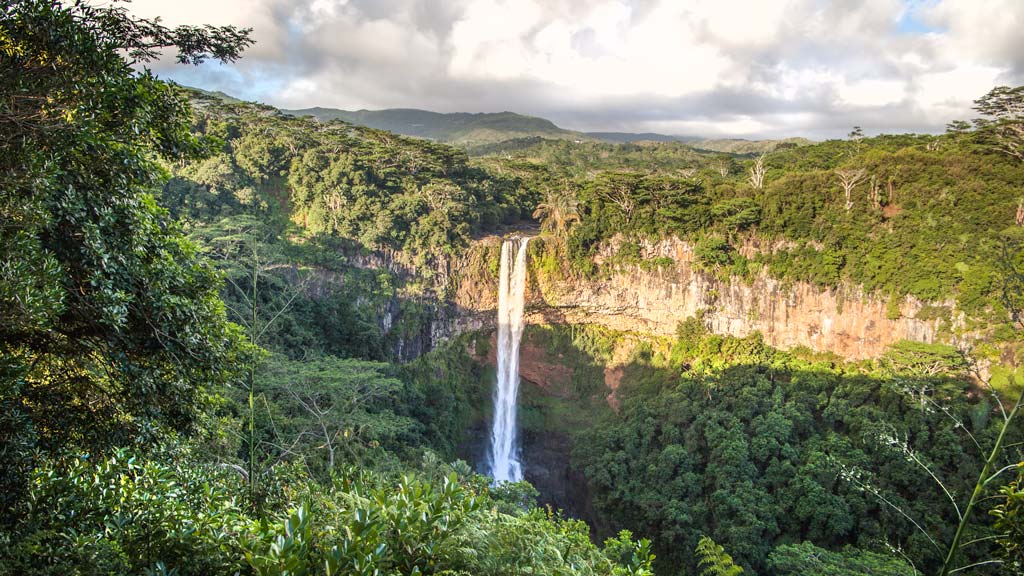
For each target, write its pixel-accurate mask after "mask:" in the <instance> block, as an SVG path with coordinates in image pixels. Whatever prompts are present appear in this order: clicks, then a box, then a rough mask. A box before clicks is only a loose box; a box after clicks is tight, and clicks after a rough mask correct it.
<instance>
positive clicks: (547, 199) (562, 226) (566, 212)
mask: <svg viewBox="0 0 1024 576" xmlns="http://www.w3.org/2000/svg"><path fill="white" fill-rule="evenodd" d="M533 217H534V218H537V219H538V220H540V228H541V230H543V231H544V232H550V233H552V234H554V235H555V236H558V237H560V238H564V237H565V236H566V235H568V233H569V229H570V228H571V227H572V225H573V224H575V223H577V222H579V221H580V214H579V200H577V199H576V195H575V194H573V193H572V190H570V189H568V188H563V189H561V190H557V191H551V190H548V191H547V193H546V194H545V196H544V201H543V202H541V203H540V204H538V205H537V209H536V210H534V211H533Z"/></svg>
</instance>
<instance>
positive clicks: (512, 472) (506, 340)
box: [490, 238, 530, 482]
mask: <svg viewBox="0 0 1024 576" xmlns="http://www.w3.org/2000/svg"><path fill="white" fill-rule="evenodd" d="M529 240H530V239H529V238H523V239H520V240H505V242H504V243H502V245H501V277H500V280H499V282H498V350H497V352H498V354H497V356H498V386H497V387H496V388H495V390H494V426H493V427H492V429H491V453H490V457H491V462H490V464H491V476H492V477H493V478H494V481H495V482H518V481H520V480H522V479H523V467H522V464H521V463H520V462H519V450H518V446H517V445H516V436H517V431H516V396H517V395H518V394H519V338H520V337H521V336H522V335H523V302H524V293H525V291H526V245H527V243H528V242H529ZM517 244H518V248H516V245H517ZM514 249H515V262H513V261H512V257H513V256H512V252H513V250H514Z"/></svg>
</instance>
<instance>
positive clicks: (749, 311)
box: [453, 239, 951, 359]
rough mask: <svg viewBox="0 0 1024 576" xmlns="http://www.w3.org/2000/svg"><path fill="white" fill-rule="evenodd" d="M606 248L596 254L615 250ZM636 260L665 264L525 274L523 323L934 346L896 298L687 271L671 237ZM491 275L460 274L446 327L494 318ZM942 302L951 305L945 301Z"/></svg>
mask: <svg viewBox="0 0 1024 576" xmlns="http://www.w3.org/2000/svg"><path fill="white" fill-rule="evenodd" d="M614 250H615V247H614V246H610V247H609V248H608V249H607V250H606V251H605V252H604V253H602V254H601V255H599V257H598V260H599V261H600V260H602V259H606V258H607V257H608V256H609V255H610V254H611V253H614ZM642 252H643V254H642V257H643V258H644V259H651V258H657V257H660V258H671V259H672V261H673V264H672V265H670V266H666V267H661V268H658V269H648V270H645V269H642V268H641V267H639V266H628V267H619V268H618V269H617V270H616V271H614V272H612V273H611V274H610V275H605V276H604V277H602V278H599V279H588V280H577V279H559V280H546V279H544V278H539V277H538V275H537V274H533V278H532V280H533V281H532V282H531V283H530V286H529V292H528V295H527V298H528V304H527V307H528V314H529V318H528V321H529V322H531V323H558V322H567V323H589V324H600V325H604V326H606V327H608V328H612V329H616V330H623V331H636V332H647V333H652V334H659V335H671V334H674V333H675V330H676V327H677V325H678V324H679V322H681V321H683V320H686V319H687V318H690V317H695V316H700V317H702V318H703V320H704V322H705V324H706V326H707V327H708V329H709V330H710V331H712V332H714V333H717V334H723V335H731V336H739V337H742V336H746V335H748V334H750V333H752V332H755V331H759V332H761V333H762V334H763V335H764V339H765V341H766V342H767V343H768V344H770V345H772V346H774V347H777V348H781V349H788V348H793V347H796V346H806V347H808V348H810V349H812V350H815V351H819V352H832V353H835V354H838V355H840V356H842V357H844V358H847V359H864V358H874V357H877V356H879V355H881V354H883V353H884V352H885V351H886V349H887V348H888V346H889V345H890V344H892V343H894V342H897V341H899V340H903V339H906V340H913V341H918V342H928V343H932V342H936V341H938V340H939V337H938V335H939V320H936V319H923V318H918V314H919V313H920V312H921V311H922V308H923V303H922V302H920V301H917V300H914V299H911V298H907V299H905V300H903V301H902V302H900V305H899V312H900V314H899V317H898V318H895V319H893V318H890V317H889V316H890V314H889V311H888V306H887V304H888V302H887V301H886V299H883V298H880V297H877V296H873V295H868V294H864V293H863V291H861V290H860V289H858V288H855V287H839V288H832V289H822V288H818V287H816V286H813V285H810V284H805V283H784V282H782V281H780V280H777V279H774V278H772V277H770V276H768V275H767V274H765V273H762V274H760V275H758V276H757V277H755V278H754V279H753V281H743V280H741V279H737V278H731V279H729V280H725V281H723V280H722V279H720V278H718V277H716V276H715V275H712V274H709V273H707V272H704V271H701V270H698V269H697V268H696V267H695V266H694V263H693V262H694V259H693V247H692V246H691V245H689V244H688V243H686V242H682V241H680V240H675V239H670V240H663V241H661V242H657V243H650V244H647V245H645V246H643V247H642ZM496 281H497V280H496V279H495V278H490V277H486V275H479V276H478V277H475V278H470V277H464V278H463V282H461V283H460V284H459V287H458V290H457V291H456V296H455V301H456V308H457V310H458V312H457V314H456V318H455V321H454V325H453V331H455V332H458V331H462V330H467V329H477V328H483V327H487V326H488V325H489V324H490V323H491V322H493V320H492V318H493V316H494V314H493V313H492V311H493V310H494V306H495V303H494V295H495V294H496V292H497V286H496ZM939 304H940V305H946V306H951V304H949V303H939Z"/></svg>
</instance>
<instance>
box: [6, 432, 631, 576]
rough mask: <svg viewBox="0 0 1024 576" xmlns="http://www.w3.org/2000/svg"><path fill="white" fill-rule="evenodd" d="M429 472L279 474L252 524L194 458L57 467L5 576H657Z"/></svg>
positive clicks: (622, 547)
mask: <svg viewBox="0 0 1024 576" xmlns="http://www.w3.org/2000/svg"><path fill="white" fill-rule="evenodd" d="M168 462H173V464H170V463H168ZM422 473H423V474H424V479H413V478H410V477H403V478H399V479H396V480H390V479H387V478H384V477H381V476H377V475H374V474H370V473H366V472H358V471H355V470H349V471H347V472H345V473H343V474H339V475H336V476H334V477H333V479H331V480H329V481H327V482H326V483H325V484H320V483H316V482H313V481H311V480H310V479H309V478H308V477H306V476H305V475H303V474H301V473H297V472H295V471H289V470H288V469H281V470H279V472H278V474H279V476H278V477H277V478H276V479H275V480H276V482H275V485H277V486H280V490H279V491H278V492H276V493H275V494H273V496H272V498H271V499H270V501H269V502H268V507H269V508H270V511H269V512H267V513H265V514H261V515H257V514H254V513H253V512H252V511H251V510H250V509H248V508H247V507H246V506H244V505H243V504H241V502H242V501H243V494H244V490H243V485H242V482H240V479H239V477H238V476H237V475H236V474H235V473H234V472H233V471H227V470H224V469H222V468H219V467H217V466H213V465H209V464H204V463H202V462H199V461H196V460H194V459H193V458H191V457H190V455H189V454H187V453H180V452H178V453H161V454H157V455H155V456H154V457H150V458H146V457H140V456H138V455H136V454H133V453H131V452H129V451H125V450H120V451H117V452H115V453H114V454H112V455H111V456H109V457H108V458H105V459H102V460H100V461H97V462H91V461H90V460H89V459H87V458H84V457H78V458H70V459H67V460H60V461H54V462H51V463H47V464H46V465H45V466H43V467H41V468H39V469H37V470H36V471H35V472H34V473H33V477H32V480H31V486H30V490H29V494H28V497H27V498H26V500H25V502H24V506H25V514H24V520H23V522H22V523H20V524H18V525H17V526H15V527H14V529H13V530H12V532H10V533H5V534H0V543H3V544H4V546H5V554H4V555H3V557H2V558H0V574H68V573H72V572H71V571H72V570H73V571H74V572H73V573H77V574H182V575H185V574H196V575H207V574H232V573H245V574H258V575H271V574H326V575H332V574H334V575H342V574H345V575H367V576H369V575H398V574H403V575H406V574H448V575H454V574H472V575H507V574H531V573H532V574H560V575H566V576H568V575H588V576H589V575H607V576H633V575H635V576H641V575H645V574H650V571H649V564H650V560H651V558H650V552H649V544H648V543H647V542H646V541H641V542H634V541H633V540H632V539H631V538H630V535H629V534H628V533H623V534H620V535H619V537H617V538H615V539H609V540H608V542H607V543H606V545H605V547H604V549H603V550H602V549H600V548H598V547H597V546H595V545H593V544H591V542H590V540H589V538H588V535H587V528H586V525H585V524H583V523H582V522H579V521H573V520H566V519H562V518H559V517H557V516H551V515H546V514H544V513H543V512H541V511H539V510H534V511H531V512H523V511H522V510H521V509H518V508H517V507H516V506H515V504H514V503H513V504H512V505H511V506H509V505H508V504H507V503H505V501H504V500H502V498H504V493H503V492H501V491H492V490H491V489H490V488H489V487H488V484H487V482H486V480H485V479H483V478H481V477H478V476H473V475H468V476H463V477H461V478H460V477H458V476H457V475H456V473H455V472H454V471H452V470H447V471H445V470H442V469H436V468H435V469H433V470H424V471H423V472H422ZM431 474H433V475H434V476H431ZM506 508H510V509H511V510H516V511H515V512H513V513H506V512H502V511H500V510H501V509H506ZM11 535H14V539H13V540H12V539H11Z"/></svg>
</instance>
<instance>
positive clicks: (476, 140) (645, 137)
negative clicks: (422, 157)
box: [281, 106, 811, 155]
mask: <svg viewBox="0 0 1024 576" xmlns="http://www.w3.org/2000/svg"><path fill="white" fill-rule="evenodd" d="M281 111H282V112H284V113H285V114H291V115H293V116H313V117H314V118H317V119H319V120H321V121H330V120H343V121H345V122H350V123H352V124H358V125H360V126H366V127H368V128H374V129H377V130H387V131H389V132H394V133H396V134H402V135H404V136H415V137H418V138H428V139H430V140H437V141H439V142H444V143H446V144H453V145H457V146H471V145H481V144H495V143H499V142H504V141H508V140H514V139H519V138H526V137H531V136H539V137H541V138H550V139H557V140H575V141H580V142H582V141H590V142H606V143H612V144H632V143H641V142H680V143H683V144H686V145H688V146H692V147H694V148H698V149H701V150H709V151H712V152H725V153H731V154H739V155H744V154H757V153H761V152H767V151H770V150H773V149H775V148H776V147H777V146H779V145H782V144H792V145H798V146H800V145H804V144H809V143H811V140H809V139H806V138H784V139H765V140H748V139H745V138H705V137H700V136H680V135H670V134H660V133H657V132H605V131H595V132H580V131H576V130H569V129H566V128H562V127H560V126H558V125H557V124H555V123H554V122H552V121H551V120H548V119H546V118H541V117H538V116H529V115H526V114H519V113H518V112H511V111H507V110H506V111H503V112H434V111H431V110H424V109H420V108H384V109H380V110H367V109H360V110H342V109H339V108H329V107H323V106H314V107H311V108H299V109H284V108H282V109H281Z"/></svg>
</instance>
